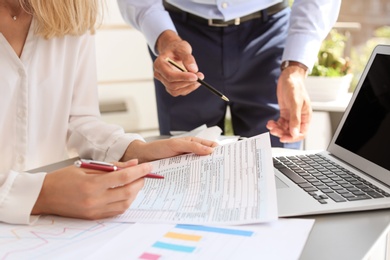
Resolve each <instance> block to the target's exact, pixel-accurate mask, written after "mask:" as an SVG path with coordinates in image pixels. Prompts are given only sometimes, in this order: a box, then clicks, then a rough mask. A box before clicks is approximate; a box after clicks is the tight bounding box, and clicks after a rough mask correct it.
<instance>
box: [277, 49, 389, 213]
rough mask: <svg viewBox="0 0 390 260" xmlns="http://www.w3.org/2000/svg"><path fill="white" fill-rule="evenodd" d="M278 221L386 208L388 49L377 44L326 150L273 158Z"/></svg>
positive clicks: (387, 179) (387, 175)
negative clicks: (296, 217)
mask: <svg viewBox="0 0 390 260" xmlns="http://www.w3.org/2000/svg"><path fill="white" fill-rule="evenodd" d="M273 160H274V170H275V176H276V187H277V199H278V212H279V216H280V217H288V216H304V215H313V214H328V213H337V212H352V211H363V210H374V209H382V208H390V45H378V46H376V48H375V49H374V50H373V52H372V54H371V56H370V59H369V60H368V62H367V65H366V67H365V69H364V71H363V73H362V76H361V78H360V80H359V82H358V84H357V87H356V89H355V91H354V93H353V95H352V98H351V100H350V102H349V104H348V106H347V108H346V110H345V112H344V114H343V116H342V118H341V120H340V123H339V125H338V127H337V129H336V131H335V134H334V136H333V137H332V140H331V141H330V144H329V146H328V148H327V149H326V151H320V152H318V153H314V154H308V155H296V156H281V157H276V156H275V157H274V158H273Z"/></svg>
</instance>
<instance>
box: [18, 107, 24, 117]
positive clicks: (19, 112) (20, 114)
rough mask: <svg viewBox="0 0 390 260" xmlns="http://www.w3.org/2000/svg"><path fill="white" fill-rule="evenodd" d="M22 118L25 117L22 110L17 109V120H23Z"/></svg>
mask: <svg viewBox="0 0 390 260" xmlns="http://www.w3.org/2000/svg"><path fill="white" fill-rule="evenodd" d="M24 116H25V113H24V110H23V109H19V110H18V117H19V118H24Z"/></svg>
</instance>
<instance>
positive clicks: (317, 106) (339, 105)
mask: <svg viewBox="0 0 390 260" xmlns="http://www.w3.org/2000/svg"><path fill="white" fill-rule="evenodd" d="M351 97H352V93H347V94H345V95H343V96H340V97H339V98H338V99H337V100H334V101H328V102H318V101H317V102H316V101H312V102H311V106H312V108H313V111H327V112H344V111H345V109H346V108H347V106H348V104H349V101H350V100H351Z"/></svg>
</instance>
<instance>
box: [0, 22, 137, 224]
mask: <svg viewBox="0 0 390 260" xmlns="http://www.w3.org/2000/svg"><path fill="white" fill-rule="evenodd" d="M95 62H96V61H95V47H94V37H93V36H91V35H90V34H89V33H88V34H85V35H83V36H81V37H75V36H65V37H61V38H54V39H50V40H46V39H44V38H42V37H39V36H36V35H35V34H34V20H33V21H32V24H31V26H30V30H29V33H28V36H27V39H26V42H25V45H24V48H23V52H22V55H21V57H20V58H19V57H18V56H17V54H16V53H15V51H14V50H13V48H12V47H11V45H10V44H9V43H8V42H7V40H6V39H5V37H4V36H3V35H2V34H1V33H0V126H1V130H0V131H1V132H0V148H1V157H0V221H2V222H8V223H20V224H27V223H31V222H32V221H34V219H35V217H34V216H30V213H31V210H32V208H33V206H34V204H35V201H36V200H37V197H38V195H39V192H40V189H41V187H42V183H43V180H44V178H45V175H46V173H44V172H41V173H37V174H30V173H27V172H26V170H29V169H34V168H37V167H40V166H43V165H46V164H51V163H54V162H58V161H61V160H64V159H67V158H69V156H75V155H78V156H80V157H83V158H92V159H95V160H102V161H117V160H119V159H120V158H121V157H122V156H123V154H124V152H125V150H126V148H127V146H128V145H129V143H130V142H131V141H133V140H135V139H140V140H142V138H141V137H140V136H139V135H135V134H125V133H124V131H123V129H122V128H121V127H119V126H116V125H108V124H106V123H104V122H102V121H101V120H100V118H99V117H100V112H99V106H98V91H97V76H96V64H95Z"/></svg>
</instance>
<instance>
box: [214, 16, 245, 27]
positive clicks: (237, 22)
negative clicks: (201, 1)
mask: <svg viewBox="0 0 390 260" xmlns="http://www.w3.org/2000/svg"><path fill="white" fill-rule="evenodd" d="M240 23H241V19H240V17H238V18H235V19H234V25H240ZM208 25H209V26H214V27H227V26H229V25H228V24H227V23H214V19H209V20H208Z"/></svg>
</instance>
